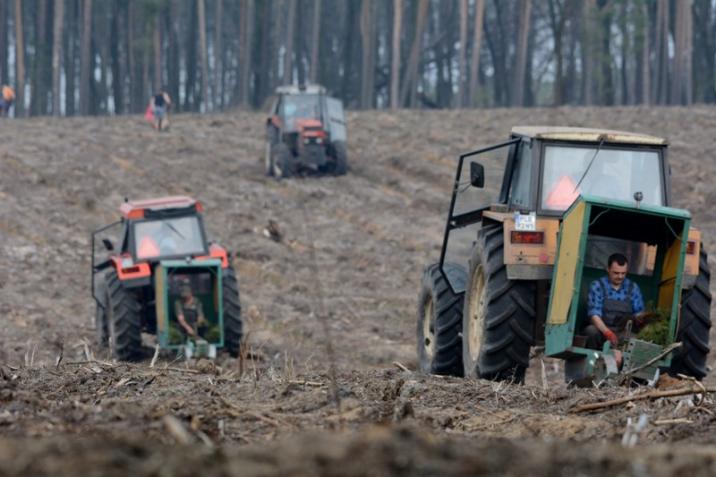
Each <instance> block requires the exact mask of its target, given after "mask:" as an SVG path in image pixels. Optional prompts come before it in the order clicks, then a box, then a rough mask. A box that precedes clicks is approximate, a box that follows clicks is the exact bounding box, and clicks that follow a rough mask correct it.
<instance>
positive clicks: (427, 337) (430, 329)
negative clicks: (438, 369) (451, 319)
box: [423, 298, 435, 360]
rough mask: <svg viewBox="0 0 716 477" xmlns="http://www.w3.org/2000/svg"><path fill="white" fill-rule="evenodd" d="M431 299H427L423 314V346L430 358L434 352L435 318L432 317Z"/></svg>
mask: <svg viewBox="0 0 716 477" xmlns="http://www.w3.org/2000/svg"><path fill="white" fill-rule="evenodd" d="M433 316H434V315H433V300H432V298H431V299H428V302H427V303H426V304H425V311H424V315H423V348H424V349H425V355H426V356H427V357H428V358H429V359H431V360H432V358H433V355H434V354H435V320H434V318H433Z"/></svg>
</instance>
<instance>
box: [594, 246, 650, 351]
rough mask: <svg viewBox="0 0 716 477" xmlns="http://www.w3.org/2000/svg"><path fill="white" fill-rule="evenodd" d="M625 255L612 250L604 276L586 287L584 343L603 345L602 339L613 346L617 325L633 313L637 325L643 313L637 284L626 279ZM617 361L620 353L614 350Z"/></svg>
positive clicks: (600, 347)
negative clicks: (587, 293)
mask: <svg viewBox="0 0 716 477" xmlns="http://www.w3.org/2000/svg"><path fill="white" fill-rule="evenodd" d="M627 269H628V262H627V258H626V257H625V256H624V255H622V254H621V253H615V254H613V255H611V256H610V257H609V260H608V261H607V276H605V277H602V278H600V279H598V280H594V281H593V282H592V284H591V285H590V287H589V297H588V299H587V316H589V321H590V324H589V325H588V326H587V327H586V328H585V330H584V331H585V333H586V335H587V347H588V348H592V349H602V346H603V345H604V342H605V341H609V342H610V343H611V344H612V347H613V348H614V347H616V346H617V344H618V343H619V338H618V337H617V335H616V326H617V325H618V324H619V323H620V322H621V321H622V320H623V319H624V318H625V317H626V318H630V317H633V318H634V321H635V323H636V324H637V326H639V325H640V324H641V321H640V320H641V318H642V317H643V316H644V298H643V296H642V294H641V290H640V289H639V285H637V284H636V283H634V282H633V281H631V280H629V279H628V278H627V277H626V275H627ZM616 354H617V361H618V362H619V361H621V353H619V352H617V353H616Z"/></svg>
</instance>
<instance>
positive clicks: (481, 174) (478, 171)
mask: <svg viewBox="0 0 716 477" xmlns="http://www.w3.org/2000/svg"><path fill="white" fill-rule="evenodd" d="M470 185H472V186H473V187H477V188H479V189H482V188H483V187H485V167H484V166H483V165H482V164H479V163H477V162H471V163H470Z"/></svg>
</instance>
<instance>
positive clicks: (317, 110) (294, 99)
mask: <svg viewBox="0 0 716 477" xmlns="http://www.w3.org/2000/svg"><path fill="white" fill-rule="evenodd" d="M320 99H321V97H320V96H319V95H317V94H302V95H287V96H284V98H283V102H282V111H281V115H282V116H283V118H284V121H285V128H286V131H295V130H296V129H297V127H296V120H297V119H321V101H320Z"/></svg>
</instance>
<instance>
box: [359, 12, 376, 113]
mask: <svg viewBox="0 0 716 477" xmlns="http://www.w3.org/2000/svg"><path fill="white" fill-rule="evenodd" d="M360 28H361V38H362V42H361V43H362V46H363V58H362V65H361V66H362V73H361V107H362V108H363V109H370V108H372V107H373V89H374V85H375V41H374V39H375V21H374V19H373V1H372V0H363V5H362V9H361V22H360Z"/></svg>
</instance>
